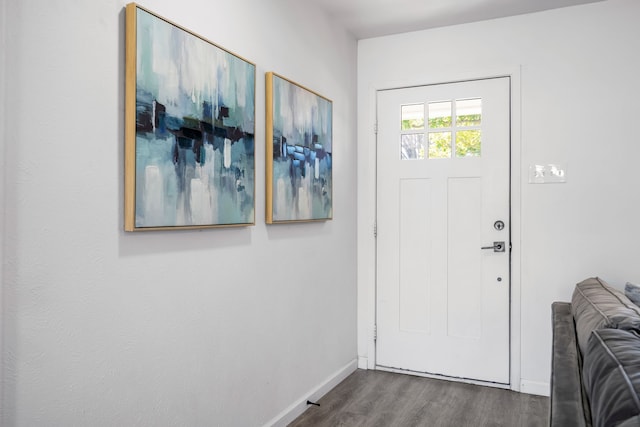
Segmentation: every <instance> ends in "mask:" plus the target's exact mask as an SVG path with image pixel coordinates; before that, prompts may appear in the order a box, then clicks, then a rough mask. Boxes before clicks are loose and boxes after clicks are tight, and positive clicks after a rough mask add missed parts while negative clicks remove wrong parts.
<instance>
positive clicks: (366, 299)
mask: <svg viewBox="0 0 640 427" xmlns="http://www.w3.org/2000/svg"><path fill="white" fill-rule="evenodd" d="M492 77H510V78H511V89H510V97H511V154H510V162H511V242H512V245H513V247H512V253H511V295H510V310H511V316H510V317H511V330H510V351H511V367H510V388H511V389H512V390H514V391H520V390H521V386H522V384H521V373H520V365H521V321H520V313H521V309H520V304H521V302H520V295H521V256H522V255H521V230H520V228H521V219H520V218H521V190H522V186H521V177H522V165H521V160H520V159H521V102H520V101H521V94H520V81H521V79H520V68H519V67H513V68H506V69H497V70H484V71H483V70H479V71H477V72H466V73H457V72H452V73H446V74H443V75H433V76H429V77H425V78H424V79H418V80H412V81H394V82H376V83H372V84H370V85H369V86H368V88H367V91H366V92H367V93H366V94H359V96H358V98H359V107H360V108H359V113H358V165H357V167H358V218H357V224H358V242H357V247H358V257H357V264H358V265H357V269H358V284H357V286H358V367H359V368H361V369H375V367H376V360H375V354H376V348H375V339H374V338H375V322H376V283H375V280H376V244H375V219H376V218H375V214H376V187H375V182H376V129H375V118H376V110H377V106H376V94H377V92H378V91H379V90H384V89H395V88H401V87H411V86H422V85H430V84H440V83H450V82H456V81H464V80H478V79H485V78H492ZM363 99H366V105H364V106H363V105H362V104H363Z"/></svg>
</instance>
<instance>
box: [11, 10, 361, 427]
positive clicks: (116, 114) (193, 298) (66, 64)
mask: <svg viewBox="0 0 640 427" xmlns="http://www.w3.org/2000/svg"><path fill="white" fill-rule="evenodd" d="M2 4H3V6H5V4H6V8H7V9H6V14H7V22H6V34H7V50H6V77H7V90H6V105H7V107H8V108H7V109H6V111H5V112H4V114H3V116H2V118H3V120H4V123H5V124H6V130H5V131H3V132H6V133H4V134H3V136H4V137H6V139H5V138H3V141H2V144H3V147H4V148H5V149H6V159H5V165H4V166H5V167H6V169H4V168H3V170H4V171H5V172H6V180H5V186H3V188H4V191H5V193H6V194H5V198H4V200H3V211H4V214H5V216H6V218H5V219H6V223H4V225H3V229H2V233H3V239H4V243H5V249H4V253H3V257H2V260H3V269H4V276H3V295H2V298H3V299H4V302H5V305H4V308H3V311H2V323H3V326H4V330H3V338H4V347H3V354H2V355H3V357H4V360H5V363H4V365H3V367H2V376H3V380H4V384H3V391H4V398H3V401H2V408H1V412H2V420H1V421H0V424H2V425H3V426H7V427H9V426H27V425H47V426H69V425H87V426H89V425H90V426H101V425H104V426H113V425H123V426H124V425H128V426H133V425H140V426H143V425H150V426H151V425H153V426H159V425H163V426H168V425H187V426H214V425H219V426H258V425H263V424H265V423H268V422H270V420H271V421H277V420H278V419H279V418H278V417H279V416H280V415H283V414H284V415H286V414H287V411H289V410H294V411H295V410H297V409H299V408H300V405H298V403H299V402H300V401H302V399H306V398H307V396H308V393H309V392H310V391H313V390H315V389H316V388H317V387H319V386H321V385H322V384H324V383H325V381H327V380H329V379H331V378H333V376H334V374H336V373H344V372H346V371H348V370H349V369H351V368H352V367H353V366H354V365H353V362H354V360H355V358H356V231H355V230H356V227H355V226H356V201H355V199H354V197H353V194H354V193H355V191H356V184H355V182H356V172H355V166H356V144H355V140H356V126H355V123H356V41H355V39H354V38H353V37H352V36H350V35H349V34H347V33H346V32H345V31H344V30H343V29H342V28H340V27H338V26H336V25H335V24H334V23H333V22H331V20H329V19H328V18H327V17H326V16H325V15H322V14H318V13H316V11H314V9H313V6H310V5H308V4H303V2H299V1H295V0H272V1H269V2H265V1H263V0H234V1H224V2H210V1H204V0H181V1H178V2H176V1H172V0H147V1H146V2H143V3H141V5H142V6H144V7H147V8H149V9H151V10H152V11H154V12H156V13H158V14H160V15H163V16H165V17H167V18H168V19H170V20H172V21H174V22H176V23H179V24H180V25H182V26H184V27H186V28H189V29H190V30H192V31H195V32H197V33H199V34H201V35H202V36H204V37H206V38H208V39H210V40H213V41H215V42H216V43H218V44H220V45H221V46H224V47H225V48H228V49H230V50H232V51H234V52H235V53H237V54H239V55H241V56H243V57H245V58H247V59H249V60H251V61H253V62H254V63H256V65H257V86H256V105H257V110H256V147H257V149H256V178H257V179H256V180H257V186H256V196H257V197H256V225H255V226H254V227H248V228H234V229H218V230H206V231H180V232H148V233H125V232H123V219H122V218H123V145H124V141H123V125H124V6H125V1H124V0H97V1H77V0H51V1H37V0H7V1H6V2H3V3H2ZM4 28H5V26H4V25H3V29H4ZM3 52H4V49H3ZM3 64H5V62H3ZM3 70H4V65H3ZM266 71H275V72H278V73H280V74H282V75H284V76H286V77H288V78H290V79H292V80H294V81H296V82H298V83H301V84H303V85H305V86H306V87H309V88H310V89H313V90H316V91H318V92H319V93H321V94H323V95H325V96H327V97H328V98H330V99H332V100H333V102H334V103H333V108H334V109H333V113H334V116H333V117H334V123H333V124H334V150H333V155H334V159H335V163H334V178H335V183H336V184H335V189H334V191H335V193H334V220H332V221H328V222H324V223H313V224H301V225H300V224H299V225H281V226H269V227H267V226H266V225H265V223H264V203H265V199H264V178H263V177H264V171H265V169H264V160H265V159H264V125H265V121H264V114H265V113H264V86H265V84H264V73H265V72H266ZM2 99H5V97H4V96H3V97H2ZM3 129H5V128H4V126H3ZM0 148H2V147H0Z"/></svg>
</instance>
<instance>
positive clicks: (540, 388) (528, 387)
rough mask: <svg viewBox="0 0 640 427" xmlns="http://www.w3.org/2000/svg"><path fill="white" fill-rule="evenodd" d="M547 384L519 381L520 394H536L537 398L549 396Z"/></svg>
mask: <svg viewBox="0 0 640 427" xmlns="http://www.w3.org/2000/svg"><path fill="white" fill-rule="evenodd" d="M550 390H551V389H550V386H549V383H543V382H539V381H529V380H521V381H520V393H527V394H537V395H538V396H547V397H548V396H549V392H550Z"/></svg>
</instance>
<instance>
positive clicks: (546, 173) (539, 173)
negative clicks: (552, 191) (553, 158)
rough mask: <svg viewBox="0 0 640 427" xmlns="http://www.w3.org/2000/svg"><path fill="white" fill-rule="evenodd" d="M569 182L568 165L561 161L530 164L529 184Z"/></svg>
mask: <svg viewBox="0 0 640 427" xmlns="http://www.w3.org/2000/svg"><path fill="white" fill-rule="evenodd" d="M564 182H567V167H566V165H563V164H561V163H547V164H543V165H541V164H536V165H530V166H529V184H556V183H564Z"/></svg>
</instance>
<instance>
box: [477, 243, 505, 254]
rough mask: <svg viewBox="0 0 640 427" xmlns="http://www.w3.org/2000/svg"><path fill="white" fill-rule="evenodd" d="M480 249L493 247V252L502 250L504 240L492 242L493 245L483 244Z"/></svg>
mask: <svg viewBox="0 0 640 427" xmlns="http://www.w3.org/2000/svg"><path fill="white" fill-rule="evenodd" d="M480 249H493V252H504V242H493V246H483V247H481V248H480Z"/></svg>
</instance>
